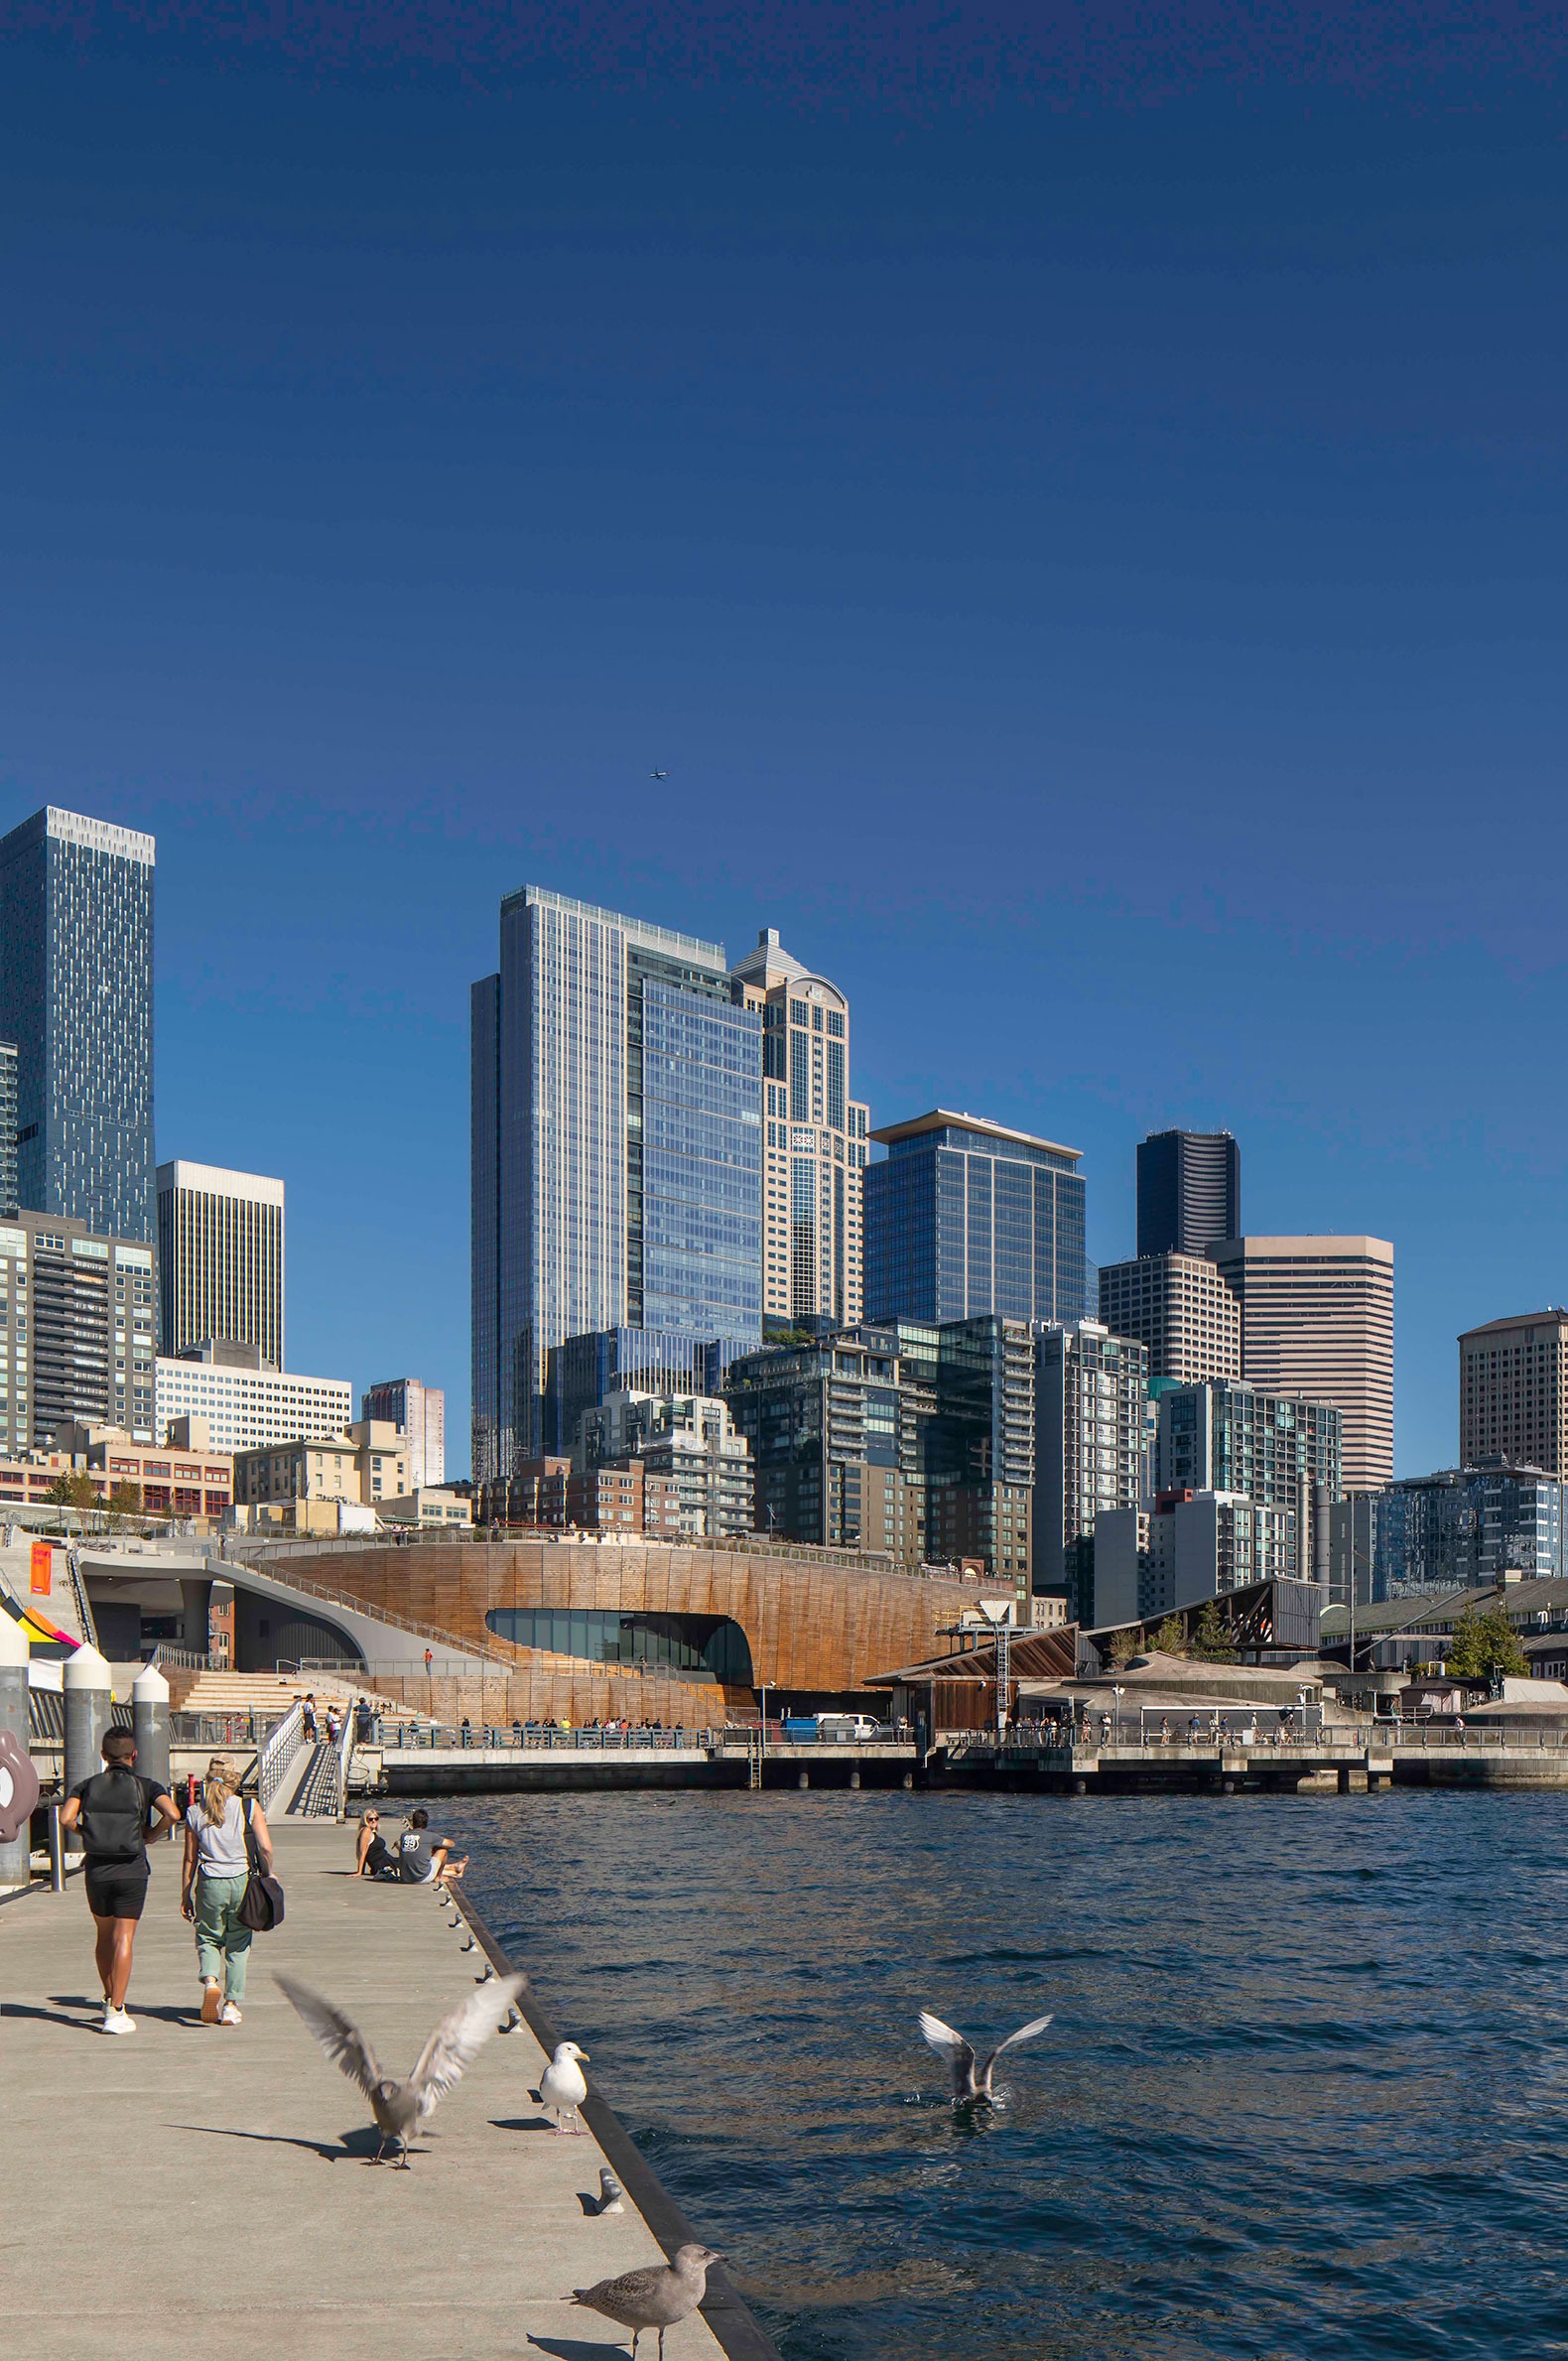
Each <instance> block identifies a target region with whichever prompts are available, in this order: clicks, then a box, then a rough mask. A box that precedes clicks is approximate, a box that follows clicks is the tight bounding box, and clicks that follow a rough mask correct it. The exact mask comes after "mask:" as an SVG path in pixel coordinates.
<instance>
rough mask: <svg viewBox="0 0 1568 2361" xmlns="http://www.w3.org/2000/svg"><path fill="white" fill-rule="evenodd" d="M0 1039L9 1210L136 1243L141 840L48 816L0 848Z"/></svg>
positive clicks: (143, 1148)
mask: <svg viewBox="0 0 1568 2361" xmlns="http://www.w3.org/2000/svg"><path fill="white" fill-rule="evenodd" d="M0 1039H3V1040H7V1041H14V1042H15V1043H16V1048H17V1090H16V1096H17V1110H16V1114H17V1194H18V1197H19V1199H20V1202H21V1203H22V1205H24V1206H26V1207H30V1208H31V1209H32V1210H33V1211H34V1212H35V1213H42V1214H59V1215H62V1216H65V1217H66V1218H67V1219H69V1220H72V1221H78V1222H85V1224H86V1225H87V1228H88V1230H89V1231H91V1232H94V1233H96V1234H97V1235H98V1236H100V1237H110V1238H123V1239H145V1240H148V1241H150V1240H151V1239H152V1237H153V1222H154V1213H155V1200H154V1187H153V840H152V838H151V837H145V836H140V835H138V834H137V833H136V831H135V830H133V829H129V828H111V827H110V826H109V825H108V824H107V823H106V822H104V821H102V820H87V819H83V818H82V817H81V816H80V815H79V814H78V813H75V812H57V811H55V810H53V809H50V810H47V811H43V812H35V813H34V815H33V817H32V819H31V820H24V821H23V823H22V825H21V827H20V828H14V829H12V831H11V833H10V835H9V836H7V837H4V838H0Z"/></svg>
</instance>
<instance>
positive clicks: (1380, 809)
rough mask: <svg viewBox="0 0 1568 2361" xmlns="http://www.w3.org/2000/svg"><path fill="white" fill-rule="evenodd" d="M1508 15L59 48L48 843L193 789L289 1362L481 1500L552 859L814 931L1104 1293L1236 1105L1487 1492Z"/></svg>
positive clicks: (1511, 695) (1555, 606) (1514, 595)
mask: <svg viewBox="0 0 1568 2361" xmlns="http://www.w3.org/2000/svg"><path fill="white" fill-rule="evenodd" d="M1468 17H1469V21H1467V19H1466V17H1464V16H1462V15H1461V14H1460V12H1459V11H1458V10H1454V11H1453V12H1452V13H1445V12H1443V11H1442V10H1439V9H1436V8H1432V9H1426V10H1423V11H1422V12H1421V18H1420V23H1419V25H1416V24H1414V23H1413V18H1412V16H1411V14H1410V13H1408V12H1407V13H1405V14H1402V15H1401V14H1398V13H1396V12H1393V11H1388V12H1379V11H1378V10H1376V9H1372V10H1366V9H1364V10H1360V11H1357V12H1356V14H1355V15H1354V17H1353V16H1351V15H1350V14H1349V13H1347V14H1346V16H1345V17H1344V19H1343V21H1342V20H1340V19H1339V18H1337V17H1335V16H1334V15H1333V14H1330V15H1328V16H1323V15H1319V16H1317V17H1315V18H1314V19H1313V20H1312V22H1311V24H1310V26H1307V25H1301V26H1298V25H1297V23H1296V21H1295V18H1294V17H1293V16H1292V14H1291V13H1290V12H1287V11H1285V10H1282V9H1281V10H1277V11H1276V10H1273V9H1271V8H1258V9H1255V10H1252V11H1250V12H1248V15H1247V17H1246V18H1245V19H1244V20H1243V19H1242V18H1241V17H1240V16H1239V15H1233V14H1228V13H1227V12H1224V11H1219V10H1213V11H1206V10H1204V9H1201V8H1195V9H1192V10H1189V11H1187V12H1186V13H1185V14H1184V15H1183V16H1182V18H1181V20H1180V23H1179V25H1178V23H1177V21H1176V20H1175V19H1174V17H1173V18H1172V19H1171V21H1170V23H1169V24H1168V25H1166V26H1164V27H1161V26H1159V25H1156V26H1155V27H1154V28H1153V29H1152V31H1151V30H1149V28H1148V27H1147V24H1145V27H1144V30H1143V31H1142V32H1141V33H1139V34H1137V35H1134V34H1133V33H1132V32H1131V31H1129V30H1128V25H1129V23H1130V20H1129V19H1126V18H1123V17H1121V16H1118V15H1117V13H1116V12H1114V11H1105V12H1102V13H1101V14H1100V15H1099V16H1098V17H1096V18H1094V19H1089V18H1082V19H1079V20H1076V25H1077V29H1076V30H1075V31H1074V32H1073V33H1072V35H1071V37H1070V38H1069V36H1068V35H1067V34H1065V33H1062V32H1060V31H1053V30H1051V29H1049V28H1045V29H1042V28H1041V27H1040V26H1039V25H1037V24H1033V25H1032V24H1031V23H1030V21H1029V20H1028V19H1027V18H1026V17H1025V16H1024V14H1023V12H1012V11H1007V10H981V9H977V10H974V11H968V12H966V11H962V10H961V11H959V12H957V13H946V14H939V13H938V12H936V11H934V10H927V9H925V8H923V7H919V6H912V7H909V8H905V9H902V10H900V11H898V12H896V13H889V14H879V13H877V12H874V11H871V10H867V9H864V8H860V9H855V10H849V9H843V10H841V9H830V8H827V7H822V6H816V5H808V6H804V7H802V8H800V9H797V10H794V11H791V12H789V14H788V15H786V14H784V13H783V12H769V11H762V10H758V11H754V12H747V11H744V10H738V9H724V8H717V7H715V8H709V9H698V10H695V11H693V12H691V13H690V15H689V16H683V18H682V20H681V23H680V25H679V27H677V26H676V24H675V22H674V18H673V15H671V13H670V12H661V13H660V15H659V16H658V17H657V18H654V17H648V18H645V19H641V20H639V19H636V18H634V17H633V16H632V15H631V14H630V12H627V11H621V12H619V13H618V14H612V13H609V12H600V11H595V10H594V9H592V8H586V9H579V10H574V11H573V12H571V15H570V17H569V16H568V15H567V13H566V12H556V11H554V10H551V9H548V8H544V9H540V10H538V11H536V12H532V13H531V14H529V15H528V17H527V21H526V32H520V31H518V30H517V27H516V26H515V25H514V24H513V23H512V22H511V21H510V20H509V19H508V18H507V17H505V16H504V15H503V14H502V13H501V12H495V13H493V14H488V13H486V12H483V11H480V10H478V9H472V10H469V9H463V8H460V7H447V8H443V9H437V10H434V11H430V10H427V11H424V12H420V11H416V10H415V9H413V8H412V7H411V8H410V9H409V10H408V11H407V12H406V13H399V12H398V11H395V10H386V9H380V8H374V7H372V8H370V9H368V10H363V11H358V12H352V13H350V12H339V11H336V10H333V9H326V8H319V9H315V10H313V9H311V8H308V7H304V6H302V7H301V8H299V9H297V10H294V11H291V12H289V15H288V20H287V21H288V24H289V27H290V33H289V37H288V41H287V43H286V44H283V43H280V42H279V41H278V40H277V39H276V38H275V37H274V36H273V34H272V33H271V32H270V31H269V30H268V24H269V17H268V16H267V15H264V14H261V13H258V14H257V15H256V16H255V17H254V18H252V17H251V16H249V15H248V14H247V11H246V9H245V8H244V7H243V6H240V5H237V4H236V5H235V6H234V7H233V8H232V9H231V10H228V11H224V12H219V11H216V10H210V11H206V12H203V15H202V17H201V18H200V20H199V21H197V19H196V18H195V17H193V16H191V15H190V14H189V13H187V12H182V11H181V10H179V9H178V8H175V7H173V6H165V7H162V8H156V9H146V10H138V9H136V8H128V9H124V10H119V11H115V12H112V13H111V12H106V11H105V12H99V11H96V10H93V9H90V8H85V7H83V8H81V9H79V10H77V11H74V12H72V11H70V10H69V9H67V8H60V7H52V8H49V9H44V8H39V9H37V10H35V11H33V12H31V15H30V12H29V11H27V10H25V9H24V10H20V11H12V12H10V13H9V16H8V22H9V23H10V25H11V27H12V31H11V33H10V35H9V38H8V40H7V45H6V72H5V74H4V76H3V77H0V217H3V218H4V220H5V222H6V232H5V238H4V243H3V247H0V280H3V291H4V316H5V320H6V335H5V338H4V344H3V349H0V435H3V438H4V447H5V449H6V452H7V455H8V461H9V463H8V465H7V468H6V470H5V485H4V490H3V492H0V498H3V502H4V508H3V517H4V531H3V534H0V598H3V601H4V632H3V654H0V663H3V666H4V674H5V694H4V698H3V700H0V823H3V824H4V825H9V824H10V823H11V821H12V820H13V819H15V818H19V817H21V816H22V815H23V814H25V813H26V812H28V811H31V810H33V809H36V808H37V806H38V805H40V804H42V803H44V802H57V803H63V804H67V805H70V806H73V807H75V808H77V809H81V810H85V811H89V812H95V813H98V814H100V815H102V816H103V817H106V818H110V819H117V820H123V821H126V822H129V823H131V824H133V825H136V826H140V827H145V828H150V829H152V830H154V831H155V832H156V834H157V836H158V839H159V1039H158V1058H159V1069H158V1111H159V1119H158V1128H159V1152H160V1154H161V1155H165V1156H167V1155H172V1154H180V1155H188V1156H194V1157H196V1158H198V1159H201V1160H205V1161H211V1162H216V1163H234V1164H239V1165H248V1166H251V1167H253V1168H255V1169H259V1170H262V1171H267V1172H277V1173H281V1174H282V1175H283V1176H284V1178H285V1179H286V1181H287V1183H288V1188H289V1204H290V1222H291V1237H290V1302H289V1330H290V1342H289V1358H290V1360H291V1362H292V1363H293V1364H294V1365H295V1366H296V1367H298V1368H302V1369H307V1370H313V1371H319V1372H322V1373H325V1374H328V1375H344V1376H349V1377H352V1378H353V1380H354V1381H355V1383H356V1384H360V1383H363V1382H365V1381H366V1380H368V1379H369V1378H372V1377H380V1376H389V1375H392V1374H394V1373H403V1372H405V1371H406V1372H408V1373H411V1374H415V1375H421V1376H425V1377H429V1378H430V1379H432V1380H434V1381H437V1382H442V1383H445V1384H446V1386H447V1387H448V1391H449V1400H450V1408H451V1424H450V1432H451V1433H452V1435H453V1437H454V1450H453V1465H454V1468H455V1470H457V1469H460V1467H461V1465H462V1436H463V1433H464V1428H465V1403H466V1389H467V1327H468V1298H467V1196H466V1170H467V1046H466V1002H467V985H468V984H469V982H470V980H471V979H472V978H473V977H475V976H478V975H480V974H482V973H484V972H485V971H486V970H487V969H488V968H489V966H490V965H492V964H493V950H494V937H495V910H496V904H497V902H498V899H499V896H500V894H501V892H502V891H503V890H505V889H507V888H510V887H511V886H514V885H516V884H519V883H521V882H522V881H523V880H524V879H534V880H537V881H539V882H542V883H546V884H552V885H556V886H558V887H561V888H562V889H564V890H566V891H569V892H575V893H579V894H582V895H584V896H586V897H588V898H591V899H594V900H600V901H605V902H608V903H611V904H613V905H616V906H619V907H623V908H627V909H630V910H633V911H636V912H639V913H642V914H644V915H647V916H650V917H653V918H657V919H660V920H662V921H664V922H666V923H668V924H672V925H675V926H679V927H683V928H687V929H689V930H691V931H693V932H696V933H700V934H705V935H717V936H719V937H721V938H722V939H723V940H724V941H725V942H726V943H727V944H728V945H729V946H730V947H731V950H732V951H738V950H740V949H741V948H743V947H744V946H746V945H747V944H749V943H750V942H752V941H753V940H754V939H755V934H756V930H757V928H758V927H760V926H763V925H769V924H771V925H776V926H778V927H779V928H780V929H781V931H782V933H783V935H784V939H785V941H786V942H787V943H788V944H789V945H790V946H791V948H792V949H794V950H795V951H796V952H797V953H798V954H799V955H800V956H802V957H804V958H806V959H808V960H810V961H812V962H813V963H814V964H815V965H817V966H818V967H820V968H821V969H822V970H823V972H825V973H827V974H829V975H831V976H833V977H834V978H835V979H836V980H837V981H838V982H839V983H840V984H843V986H844V987H845V988H846V989H847V990H848V992H849V995H850V999H851V1005H852V1009H853V1021H854V1035H855V1041H854V1060H855V1072H854V1083H855V1088H856V1091H857V1092H859V1093H864V1094H865V1095H867V1096H868V1097H869V1099H870V1101H871V1107H872V1120H873V1122H878V1121H886V1120H890V1119H895V1118H896V1117H898V1116H900V1115H910V1114H913V1113H916V1112H918V1111H919V1110H920V1109H922V1108H924V1107H926V1106H928V1105H930V1104H932V1103H933V1102H934V1101H937V1100H941V1101H943V1102H945V1103H948V1104H957V1105H961V1106H966V1107H969V1108H972V1109H975V1110H978V1111H980V1112H983V1113H987V1114H990V1115H995V1116H998V1117H1000V1118H1002V1119H1004V1120H1012V1121H1017V1122H1020V1123H1025V1124H1028V1125H1031V1126H1033V1127H1036V1128H1038V1129H1041V1130H1043V1131H1045V1132H1047V1133H1048V1134H1050V1135H1051V1136H1053V1137H1056V1138H1059V1139H1064V1140H1066V1141H1068V1142H1070V1143H1072V1144H1073V1145H1075V1146H1078V1147H1081V1148H1082V1149H1083V1150H1084V1151H1085V1155H1086V1170H1087V1174H1088V1179H1089V1203H1090V1245H1091V1250H1092V1252H1094V1253H1095V1255H1096V1256H1097V1257H1098V1258H1100V1259H1103V1260H1105V1259H1111V1258H1112V1257H1114V1256H1116V1255H1117V1254H1120V1253H1122V1252H1125V1251H1129V1250H1130V1247H1131V1242H1132V1155H1133V1147H1134V1144H1135V1142H1136V1140H1137V1139H1138V1137H1139V1136H1140V1135H1141V1134H1142V1133H1143V1132H1144V1131H1145V1130H1147V1129H1148V1128H1150V1127H1151V1126H1156V1125H1160V1124H1165V1123H1170V1122H1188V1123H1193V1124H1198V1125H1209V1124H1221V1123H1224V1124H1229V1125H1230V1126H1231V1127H1232V1128H1233V1129H1234V1130H1235V1131H1236V1132H1237V1133H1238V1135H1239V1136H1240V1138H1241V1147H1242V1159H1243V1162H1242V1185H1243V1208H1244V1215H1245V1220H1246V1224H1247V1226H1248V1227H1249V1228H1251V1229H1254V1230H1283V1231H1290V1230H1313V1229H1325V1230H1334V1229H1338V1230H1363V1229H1366V1230H1371V1231H1373V1232H1376V1233H1379V1234H1381V1235H1383V1236H1386V1237H1388V1238H1391V1239H1392V1240H1393V1241H1394V1242H1395V1246H1396V1249H1397V1254H1398V1265H1397V1272H1398V1277H1397V1321H1398V1402H1397V1413H1398V1449H1397V1458H1398V1465H1399V1468H1400V1470H1401V1472H1412V1471H1416V1470H1419V1469H1424V1468H1426V1467H1430V1466H1436V1465H1440V1464H1443V1463H1444V1462H1445V1461H1447V1460H1448V1459H1450V1458H1451V1457H1452V1454H1453V1450H1454V1446H1455V1381H1454V1378H1455V1358H1456V1357H1455V1353H1454V1347H1453V1339H1454V1336H1455V1333H1456V1331H1457V1330H1458V1329H1460V1328H1461V1327H1463V1326H1465V1325H1467V1324H1469V1323H1472V1322H1474V1321H1476V1320H1479V1319H1483V1318H1489V1317H1493V1316H1496V1315H1498V1314H1500V1313H1503V1312H1508V1311H1514V1310H1518V1309H1523V1308H1526V1307H1529V1306H1533V1305H1535V1304H1536V1303H1539V1302H1544V1301H1552V1300H1558V1299H1561V1298H1562V1297H1563V1296H1564V1295H1565V1294H1568V1284H1565V1278H1568V1274H1565V1271H1564V1258H1563V1251H1562V1229H1563V1225H1562V1210H1563V1174H1564V1164H1565V1159H1568V1115H1565V1113H1564V1105H1563V1098H1564V1095H1563V1092H1562V1088H1561V1062H1562V1052H1563V989H1564V965H1563V962H1564V952H1563V919H1562V909H1563V889H1562V868H1563V853H1564V842H1563V840H1564V833H1565V832H1564V820H1563V787H1562V777H1563V748H1564V713H1563V702H1564V688H1563V683H1564V677H1565V673H1564V662H1563V632H1564V598H1563V555H1562V553H1563V548H1564V524H1565V515H1564V511H1565V507H1568V500H1565V490H1568V483H1565V474H1568V468H1565V449H1564V428H1563V406H1562V387H1563V381H1564V368H1563V364H1564V359H1565V351H1564V347H1565V343H1568V301H1565V298H1568V269H1565V251H1564V246H1565V232H1564V226H1563V225H1564V218H1565V216H1564V209H1563V200H1564V197H1565V195H1568V186H1565V184H1568V151H1565V147H1564V138H1563V133H1564V123H1563V109H1562V83H1561V74H1562V66H1563V55H1564V41H1563V36H1562V35H1561V33H1560V32H1559V31H1558V30H1557V29H1556V27H1555V26H1554V23H1553V20H1552V19H1551V18H1550V17H1549V16H1548V15H1547V14H1546V12H1544V11H1540V12H1531V11H1529V10H1520V11H1512V12H1508V13H1506V14H1503V13H1497V14H1494V15H1491V16H1477V15H1476V14H1475V12H1474V11H1471V12H1468ZM30 25H31V26H32V28H33V29H31V30H30V29H29V28H30ZM655 768H660V769H667V770H668V772H669V774H670V775H669V780H668V783H667V784H666V785H665V786H662V787H655V785H654V783H653V782H652V780H651V778H650V775H649V774H650V773H651V771H652V770H653V769H655Z"/></svg>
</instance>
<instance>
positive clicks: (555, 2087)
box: [539, 2041, 592, 2132]
mask: <svg viewBox="0 0 1568 2361" xmlns="http://www.w3.org/2000/svg"><path fill="white" fill-rule="evenodd" d="M579 2058H581V2059H582V2060H583V2065H590V2064H591V2063H592V2060H591V2059H590V2058H589V2056H588V2051H587V2050H586V2049H580V2048H579V2047H578V2045H577V2043H576V2041H561V2042H559V2043H558V2044H557V2047H556V2053H555V2056H554V2057H553V2058H552V2059H551V2060H550V2063H549V2065H548V2066H546V2068H545V2070H544V2072H543V2074H542V2075H541V2076H540V2078H539V2103H540V2105H541V2106H542V2107H553V2108H554V2109H555V2111H556V2130H557V2131H558V2132H581V2131H582V2129H583V2126H582V2125H581V2124H580V2123H579V2121H578V2109H579V2108H580V2107H581V2106H582V2104H583V2102H584V2100H585V2099H586V2098H587V2097H588V2082H587V2080H586V2078H585V2076H584V2073H583V2066H581V2065H579V2063H578V2060H579ZM569 2115H570V2116H571V2118H572V2121H571V2122H570V2123H568V2122H567V2117H568V2116H569Z"/></svg>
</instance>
